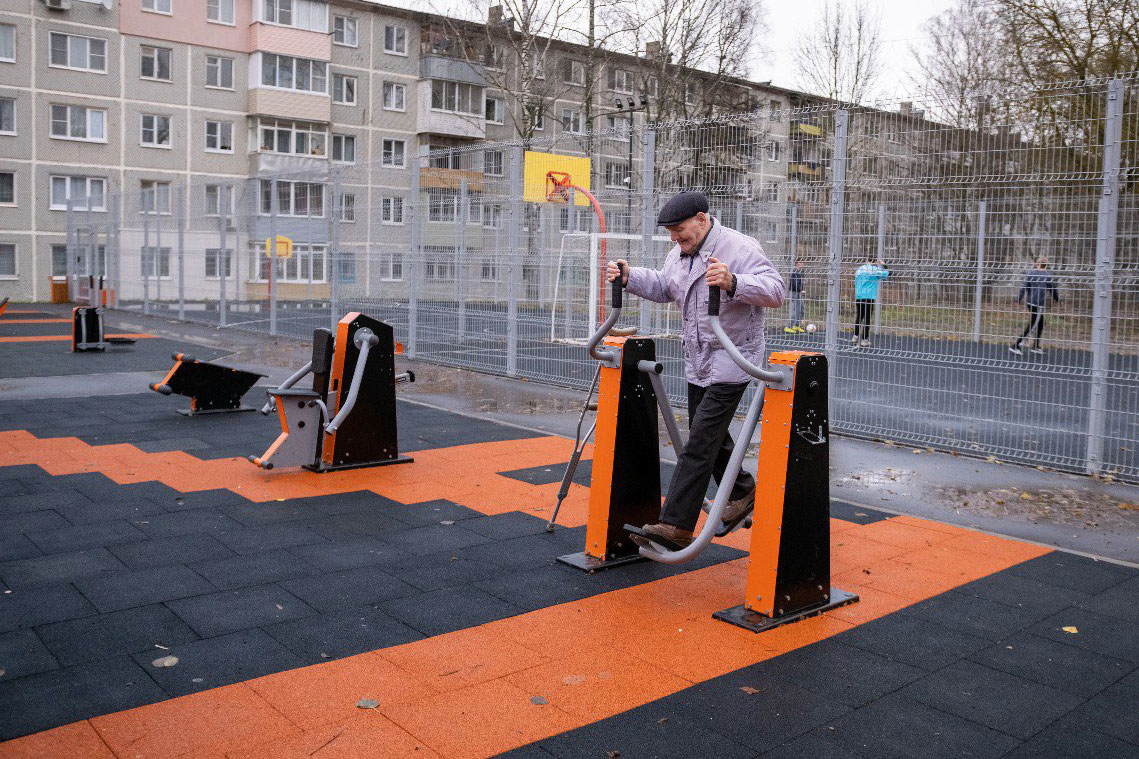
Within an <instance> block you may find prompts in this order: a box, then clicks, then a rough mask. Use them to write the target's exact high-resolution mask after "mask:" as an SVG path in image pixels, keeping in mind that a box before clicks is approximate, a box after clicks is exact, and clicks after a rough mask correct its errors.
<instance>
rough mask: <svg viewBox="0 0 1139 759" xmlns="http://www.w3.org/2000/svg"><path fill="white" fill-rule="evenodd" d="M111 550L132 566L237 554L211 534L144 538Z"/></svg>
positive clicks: (160, 564) (180, 562)
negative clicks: (153, 538)
mask: <svg viewBox="0 0 1139 759" xmlns="http://www.w3.org/2000/svg"><path fill="white" fill-rule="evenodd" d="M107 550H109V551H110V552H111V553H113V554H114V555H115V556H116V557H118V559H119V561H121V562H122V563H123V564H126V565H127V566H128V567H130V568H131V569H149V568H150V567H166V566H171V565H173V564H190V563H192V562H197V561H208V560H213V559H224V558H228V557H230V556H233V555H234V553H233V551H231V550H230V549H228V548H226V547H225V546H223V545H222V544H221V543H219V542H218V541H217V539H216V538H214V537H213V536H211V535H179V536H177V537H173V538H158V539H157V540H143V541H140V542H137V543H127V544H126V545H118V546H111V547H110V548H108V549H107ZM207 579H209V578H207ZM219 587H220V586H219Z"/></svg>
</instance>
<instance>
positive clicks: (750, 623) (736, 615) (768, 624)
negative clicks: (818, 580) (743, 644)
mask: <svg viewBox="0 0 1139 759" xmlns="http://www.w3.org/2000/svg"><path fill="white" fill-rule="evenodd" d="M857 600H858V596H857V595H855V594H854V593H847V592H846V591H845V590H839V589H838V588H833V587H832V588H831V594H830V600H828V601H826V602H825V603H822V604H819V605H817V606H810V607H808V608H806V609H800V610H799V611H795V612H792V613H790V614H784V615H782V616H779V617H768V616H765V615H763V614H757V613H756V612H754V611H749V610H748V609H746V608H744V606H743V604H741V605H739V606H733V607H732V608H730V609H724V610H723V611H717V612H715V613H714V614H712V617H713V618H715V619H719V620H722V621H724V622H727V623H729V624H733V625H735V626H736V627H742V628H744V629H745V630H751V631H752V632H754V633H761V632H764V631H765V630H772V629H774V628H776V627H780V626H781V625H786V624H790V623H791V622H798V621H799V620H802V619H808V618H810V617H814V616H816V615H819V614H822V613H823V612H824V611H830V610H831V609H837V608H839V607H840V606H847V605H849V604H852V603H854V602H855V601H857Z"/></svg>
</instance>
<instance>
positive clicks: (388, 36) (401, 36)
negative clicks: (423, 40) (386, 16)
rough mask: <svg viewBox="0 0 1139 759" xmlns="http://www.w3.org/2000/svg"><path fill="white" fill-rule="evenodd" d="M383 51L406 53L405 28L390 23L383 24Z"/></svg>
mask: <svg viewBox="0 0 1139 759" xmlns="http://www.w3.org/2000/svg"><path fill="white" fill-rule="evenodd" d="M384 52H385V53H389V54H390V55H407V29H404V28H403V27H402V26H392V25H391V24H388V25H387V26H385V27H384Z"/></svg>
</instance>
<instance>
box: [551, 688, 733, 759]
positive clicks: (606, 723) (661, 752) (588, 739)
mask: <svg viewBox="0 0 1139 759" xmlns="http://www.w3.org/2000/svg"><path fill="white" fill-rule="evenodd" d="M538 746H539V747H541V748H542V749H543V750H545V751H547V752H549V753H551V754H553V755H554V756H555V757H558V759H582V757H606V756H619V757H621V759H692V758H693V757H717V759H721V758H722V759H751V758H752V757H754V756H755V750H754V749H751V748H747V747H745V746H742V745H740V744H738V743H736V742H735V741H732V740H731V739H730V738H727V737H725V736H723V735H721V734H719V733H716V732H713V731H712V730H709V729H707V728H706V727H705V726H703V725H701V724H699V723H697V722H696V721H694V720H690V719H687V718H685V717H684V716H683V715H680V714H678V713H676V712H675V711H672V710H669V709H667V708H664V707H662V705H661V704H660V703H659V702H658V703H654V704H649V705H647V706H644V707H641V708H639V709H633V710H632V711H629V712H625V713H624V714H618V715H616V716H614V717H610V718H609V719H605V720H601V721H600V722H595V723H593V724H592V725H586V726H585V727H582V728H578V729H577V730H571V731H570V732H568V733H562V734H561V735H557V736H554V737H553V738H549V739H547V740H543V741H539V742H538ZM614 752H616V753H614Z"/></svg>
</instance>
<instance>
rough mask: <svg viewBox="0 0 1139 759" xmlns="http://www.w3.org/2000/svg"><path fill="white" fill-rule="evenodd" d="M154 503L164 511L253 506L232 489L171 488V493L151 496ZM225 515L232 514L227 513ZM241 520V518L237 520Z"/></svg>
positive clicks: (223, 510) (253, 504)
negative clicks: (191, 490)
mask: <svg viewBox="0 0 1139 759" xmlns="http://www.w3.org/2000/svg"><path fill="white" fill-rule="evenodd" d="M151 500H153V501H154V502H155V503H157V504H158V505H159V506H161V507H162V508H163V509H165V510H166V511H190V510H192V509H218V510H219V511H222V512H223V513H225V508H223V507H228V506H238V507H242V506H254V507H256V506H257V505H258V504H255V503H254V502H253V501H250V500H249V499H248V498H245V497H244V496H241V495H238V494H237V493H234V492H233V491H232V490H198V491H194V492H191V493H179V492H177V491H174V490H172V491H171V494H170V495H168V496H164V497H161V498H152V499H151ZM227 516H231V517H232V516H233V515H232V514H227ZM237 521H241V520H237Z"/></svg>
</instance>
